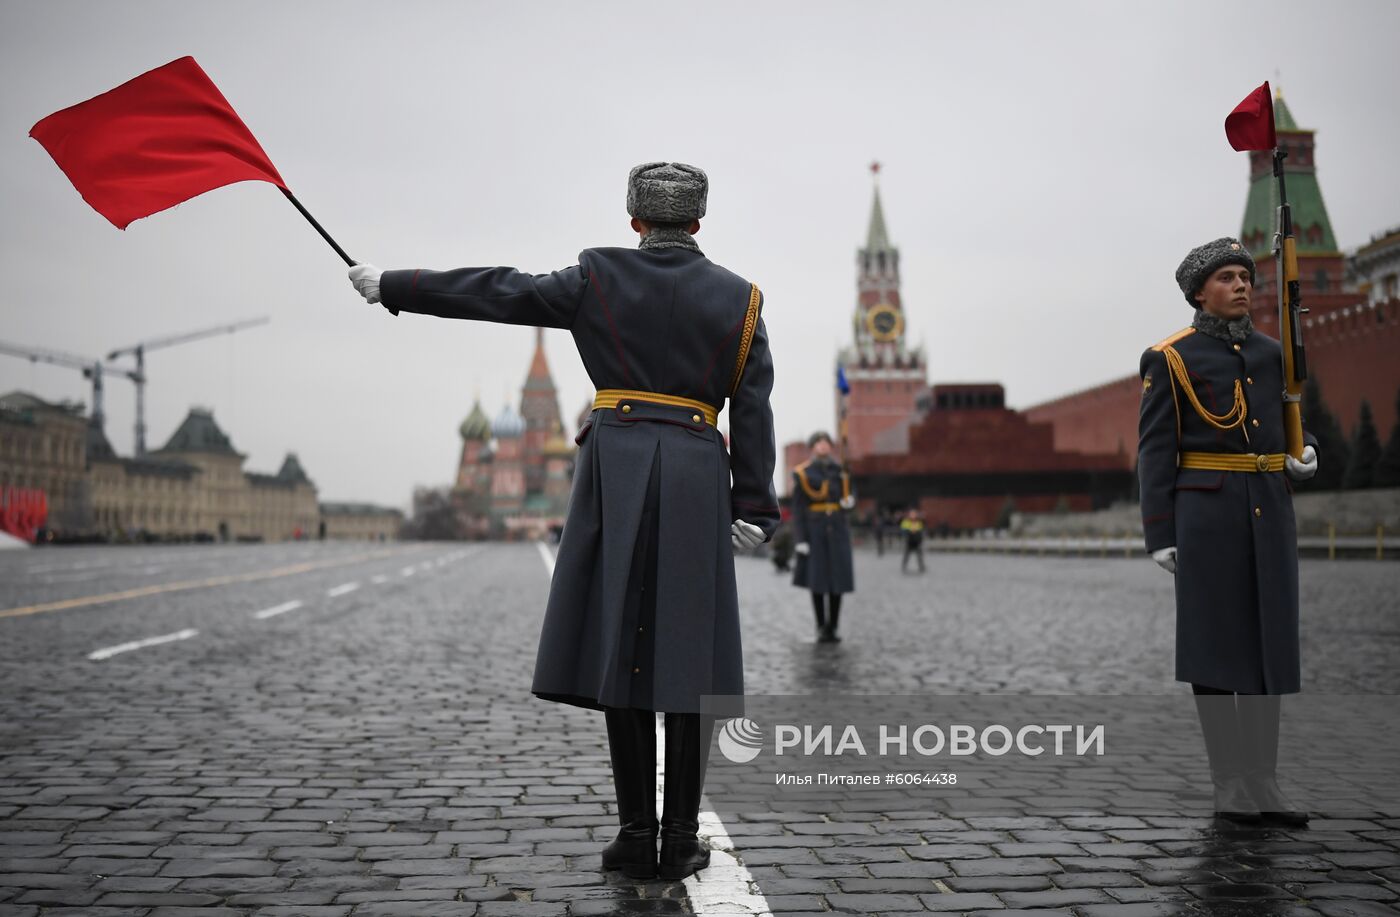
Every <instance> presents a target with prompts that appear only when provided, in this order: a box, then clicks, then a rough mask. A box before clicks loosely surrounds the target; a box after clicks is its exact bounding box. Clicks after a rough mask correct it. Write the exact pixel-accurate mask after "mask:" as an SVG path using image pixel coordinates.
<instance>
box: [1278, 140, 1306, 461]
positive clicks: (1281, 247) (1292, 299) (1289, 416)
mask: <svg viewBox="0 0 1400 917" xmlns="http://www.w3.org/2000/svg"><path fill="white" fill-rule="evenodd" d="M1287 156H1288V151H1287V150H1282V149H1279V148H1278V147H1274V178H1276V179H1277V180H1278V201H1279V204H1278V229H1277V231H1276V232H1275V233H1274V263H1275V265H1276V266H1277V270H1278V331H1279V343H1280V344H1281V345H1282V346H1283V435H1284V451H1286V452H1287V453H1288V454H1289V455H1291V456H1293V457H1294V458H1295V459H1300V458H1302V457H1303V415H1302V400H1303V380H1304V379H1306V378H1307V377H1308V361H1307V356H1306V354H1305V353H1304V351H1303V322H1302V316H1303V314H1304V313H1306V312H1307V311H1308V310H1307V309H1304V308H1303V297H1302V293H1301V292H1300V289H1299V286H1300V285H1299V282H1298V246H1297V240H1296V239H1295V238H1294V237H1293V212H1292V210H1291V209H1290V208H1289V206H1288V191H1287V189H1286V188H1285V186H1284V182H1283V160H1284V159H1285V158H1287Z"/></svg>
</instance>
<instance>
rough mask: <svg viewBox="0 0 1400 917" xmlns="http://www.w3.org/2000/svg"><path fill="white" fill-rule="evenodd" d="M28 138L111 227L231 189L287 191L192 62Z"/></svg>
mask: <svg viewBox="0 0 1400 917" xmlns="http://www.w3.org/2000/svg"><path fill="white" fill-rule="evenodd" d="M29 136H31V137H33V138H34V139H35V140H37V141H39V142H40V143H41V144H43V146H44V149H46V150H48V151H49V155H50V156H52V157H53V160H54V162H56V163H58V167H59V168H60V169H62V170H63V172H64V174H65V175H67V176H68V179H69V181H71V182H73V187H75V188H77V189H78V193H79V194H81V195H82V196H83V200H85V201H87V202H88V203H89V204H91V205H92V208H93V209H94V210H96V211H97V212H98V213H100V214H102V215H103V216H104V217H106V218H107V219H108V220H110V221H111V222H112V225H114V226H116V227H117V228H118V229H125V228H126V227H127V225H128V224H130V223H131V221H132V220H139V219H141V218H142V217H147V216H150V215H151V214H153V213H156V212H158V211H161V210H164V209H166V208H167V207H173V206H175V205H176V204H179V203H182V202H184V201H187V200H189V199H190V198H192V197H195V196H197V195H200V194H203V193H204V192H206V191H212V190H214V189H215V188H221V187H223V186H224V185H230V184H233V183H234V182H240V181H266V182H271V183H272V184H274V185H276V186H277V187H279V188H282V189H284V190H285V189H286V187H287V186H286V184H285V183H284V182H283V181H282V176H280V175H278V174H277V169H276V167H275V166H273V164H272V161H271V160H270V159H268V158H267V154H266V153H264V152H263V148H262V147H261V146H259V145H258V141H257V140H256V139H255V138H254V137H253V134H252V132H251V131H249V130H248V127H247V125H245V124H244V123H243V122H242V121H241V120H239V117H238V114H237V113H236V112H234V110H233V106H231V105H229V104H228V100H227V99H225V98H224V96H223V94H222V93H221V92H219V88H218V87H217V86H215V85H214V83H213V81H212V80H210V79H209V77H208V75H206V74H205V72H204V71H203V70H202V69H200V66H199V64H197V63H195V60H194V58H193V57H182V58H180V59H179V60H175V61H171V62H170V63H168V64H166V65H165V66H164V67H157V68H156V69H154V70H152V71H150V72H148V73H143V74H141V75H140V76H138V77H136V79H134V80H130V81H128V82H126V83H123V84H121V85H120V86H118V87H117V88H116V89H113V90H112V91H110V92H104V93H102V95H100V96H95V97H93V98H91V99H88V100H87V101H86V102H80V103H78V104H77V105H74V106H73V107H71V108H65V109H63V110H62V111H57V112H54V113H53V114H51V115H49V116H48V117H47V118H44V119H43V120H42V121H40V122H39V123H38V124H35V125H34V126H33V127H32V128H30V130H29Z"/></svg>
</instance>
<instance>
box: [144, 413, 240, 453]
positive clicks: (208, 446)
mask: <svg viewBox="0 0 1400 917" xmlns="http://www.w3.org/2000/svg"><path fill="white" fill-rule="evenodd" d="M158 451H160V452H204V453H212V454H215V455H238V452H237V451H236V450H235V449H234V448H233V444H232V443H231V442H229V439H228V437H227V436H225V435H224V431H223V430H220V429H219V425H218V424H217V423H215V422H214V415H213V413H212V412H210V411H209V410H207V409H205V408H190V412H189V414H187V415H186V416H185V419H184V422H182V423H181V424H180V428H179V429H178V430H176V431H175V433H174V434H173V435H172V436H171V437H170V442H168V443H166V444H165V446H164V447H163V448H161V449H160V450H158Z"/></svg>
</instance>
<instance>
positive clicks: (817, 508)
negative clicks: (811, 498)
mask: <svg viewBox="0 0 1400 917" xmlns="http://www.w3.org/2000/svg"><path fill="white" fill-rule="evenodd" d="M807 508H808V509H809V510H811V511H812V512H814V513H834V512H836V511H837V510H838V509H840V508H841V504H840V503H813V504H810V505H809V506H808V507H807Z"/></svg>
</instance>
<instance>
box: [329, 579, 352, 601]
mask: <svg viewBox="0 0 1400 917" xmlns="http://www.w3.org/2000/svg"><path fill="white" fill-rule="evenodd" d="M359 588H360V584H359V583H341V584H340V585H339V586H336V587H335V588H334V589H327V590H326V595H328V596H330V597H331V598H335V597H336V596H338V595H344V594H345V593H347V592H354V591H355V590H356V589H359Z"/></svg>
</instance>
